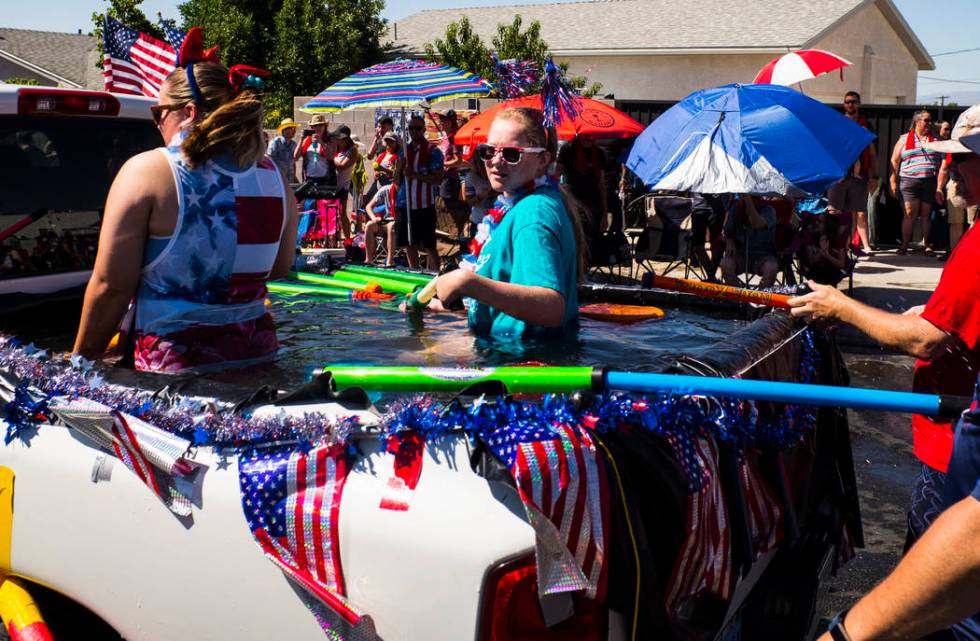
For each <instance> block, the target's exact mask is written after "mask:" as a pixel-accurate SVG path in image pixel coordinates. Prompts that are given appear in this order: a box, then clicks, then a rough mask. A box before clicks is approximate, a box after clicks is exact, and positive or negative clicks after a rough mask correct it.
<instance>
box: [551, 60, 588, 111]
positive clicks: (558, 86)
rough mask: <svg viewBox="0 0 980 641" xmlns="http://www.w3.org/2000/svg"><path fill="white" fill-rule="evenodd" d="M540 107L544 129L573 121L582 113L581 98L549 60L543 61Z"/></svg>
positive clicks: (556, 66)
mask: <svg viewBox="0 0 980 641" xmlns="http://www.w3.org/2000/svg"><path fill="white" fill-rule="evenodd" d="M541 106H542V111H543V112H544V124H545V126H546V127H557V126H558V125H559V124H560V123H561V122H562V121H563V120H575V118H577V117H578V115H579V113H580V112H581V111H582V98H581V96H579V95H578V92H577V91H575V90H574V89H573V88H572V86H571V85H570V84H569V83H568V80H567V79H566V78H565V75H564V74H563V73H562V72H561V69H559V68H558V65H556V64H555V63H554V61H553V60H552V59H551V58H548V59H546V60H545V61H544V79H543V80H542V82H541Z"/></svg>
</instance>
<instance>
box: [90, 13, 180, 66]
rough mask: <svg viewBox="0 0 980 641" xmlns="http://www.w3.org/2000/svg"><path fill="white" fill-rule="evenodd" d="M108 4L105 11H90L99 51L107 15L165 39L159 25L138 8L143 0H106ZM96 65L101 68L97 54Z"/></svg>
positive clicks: (100, 50)
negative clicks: (97, 60)
mask: <svg viewBox="0 0 980 641" xmlns="http://www.w3.org/2000/svg"><path fill="white" fill-rule="evenodd" d="M108 4H109V6H108V7H106V10H105V11H102V12H99V11H95V12H93V13H92V24H93V25H94V26H93V28H92V32H91V34H90V35H93V36H95V37H96V39H97V43H98V44H97V46H98V47H99V53H100V54H101V53H102V51H103V47H102V26H103V24H105V17H106V15H108V16H109V17H110V18H115V19H116V20H118V21H119V22H121V23H123V24H124V25H126V26H127V27H131V28H133V29H136V30H137V31H140V32H142V33H145V34H148V35H151V36H153V37H154V38H159V39H160V40H165V38H164V37H163V31H162V30H161V29H160V27H159V25H157V24H156V23H154V22H151V21H150V19H149V18H147V17H146V14H145V13H143V10H142V9H140V5H141V4H143V0H108ZM97 66H98V67H99V68H100V69H101V68H102V56H101V55H100V56H99V62H98V63H97Z"/></svg>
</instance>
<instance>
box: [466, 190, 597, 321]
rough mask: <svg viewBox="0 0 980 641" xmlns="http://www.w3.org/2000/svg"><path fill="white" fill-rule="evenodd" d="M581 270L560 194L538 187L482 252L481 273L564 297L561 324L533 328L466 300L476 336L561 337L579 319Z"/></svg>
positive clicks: (517, 207) (491, 277) (572, 234)
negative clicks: (579, 274)
mask: <svg viewBox="0 0 980 641" xmlns="http://www.w3.org/2000/svg"><path fill="white" fill-rule="evenodd" d="M576 270H577V267H576V249H575V234H574V232H573V231H572V226H571V222H570V221H569V219H568V214H567V213H566V212H565V204H564V202H563V200H562V197H561V193H560V192H559V191H558V190H557V189H554V188H552V187H539V188H538V189H536V190H535V191H534V192H533V193H531V194H530V195H528V196H526V197H524V198H523V199H521V200H520V202H518V203H517V204H516V205H514V208H513V209H511V210H510V211H509V212H507V215H506V216H504V219H503V220H502V221H501V222H500V226H499V227H497V229H496V230H494V232H493V236H492V237H491V238H490V240H488V241H487V243H486V245H484V246H483V248H482V250H481V251H480V256H479V263H478V267H477V269H476V273H477V274H479V275H480V276H485V277H486V278H490V279H492V280H496V281H500V282H505V283H514V284H516V285H527V286H530V287H546V288H548V289H553V290H555V291H556V292H558V293H559V294H561V295H562V296H563V297H564V299H565V319H564V321H563V323H562V326H561V327H557V328H546V327H540V326H537V325H530V324H528V323H525V322H524V321H522V320H518V319H516V318H514V317H513V316H509V315H507V314H505V313H503V312H502V311H500V310H499V309H494V308H493V307H490V306H488V305H485V304H483V303H481V302H479V301H476V300H473V299H467V301H466V303H467V309H468V312H469V324H470V328H471V329H472V330H473V331H474V332H475V333H477V334H492V335H494V336H510V337H521V338H539V337H548V336H555V335H559V336H560V335H561V334H563V333H564V331H565V330H567V329H568V328H570V327H572V326H573V325H574V324H575V320H576V319H577V318H578V291H577V289H578V282H577V271H576Z"/></svg>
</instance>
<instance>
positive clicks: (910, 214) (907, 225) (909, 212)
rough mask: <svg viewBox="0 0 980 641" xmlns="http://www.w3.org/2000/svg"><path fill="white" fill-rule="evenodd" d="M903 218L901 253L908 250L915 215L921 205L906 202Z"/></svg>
mask: <svg viewBox="0 0 980 641" xmlns="http://www.w3.org/2000/svg"><path fill="white" fill-rule="evenodd" d="M903 204H904V205H905V216H904V217H903V218H902V248H901V251H908V250H909V241H911V240H912V230H913V229H915V215H916V214H917V213H918V212H919V209H920V208H921V204H920V203H919V201H918V200H906V201H905V202H904V203H903Z"/></svg>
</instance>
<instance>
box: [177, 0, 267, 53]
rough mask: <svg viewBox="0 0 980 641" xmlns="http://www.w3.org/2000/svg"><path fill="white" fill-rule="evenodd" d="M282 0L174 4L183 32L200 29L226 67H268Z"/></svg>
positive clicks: (199, 0)
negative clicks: (178, 12) (276, 18)
mask: <svg viewBox="0 0 980 641" xmlns="http://www.w3.org/2000/svg"><path fill="white" fill-rule="evenodd" d="M282 5H283V2H282V0H187V1H186V2H182V3H181V4H179V5H178V7H177V8H178V9H179V10H180V15H181V16H182V17H183V19H184V24H183V27H184V29H185V30H186V29H190V28H191V27H201V28H202V29H203V30H204V41H205V45H206V46H208V47H211V46H214V45H218V53H219V55H220V56H221V61H222V62H223V63H225V64H226V65H229V66H230V65H235V64H248V65H253V66H255V67H260V68H262V69H268V68H269V59H270V57H271V51H272V47H273V44H274V43H273V28H272V27H273V22H274V20H275V16H276V14H277V13H278V12H279V9H280V8H281V7H282Z"/></svg>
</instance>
